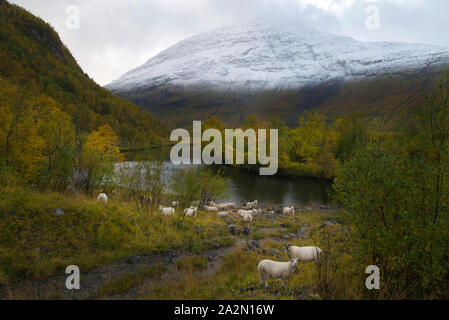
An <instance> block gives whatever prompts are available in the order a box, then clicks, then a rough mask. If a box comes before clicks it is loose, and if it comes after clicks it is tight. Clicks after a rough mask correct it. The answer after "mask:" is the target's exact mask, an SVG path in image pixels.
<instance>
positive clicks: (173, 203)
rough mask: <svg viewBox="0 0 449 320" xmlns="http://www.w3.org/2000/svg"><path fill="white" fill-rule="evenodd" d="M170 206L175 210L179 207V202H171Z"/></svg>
mask: <svg viewBox="0 0 449 320" xmlns="http://www.w3.org/2000/svg"><path fill="white" fill-rule="evenodd" d="M171 206H172V207H173V208H176V207H177V206H179V201H173V202H172V203H171Z"/></svg>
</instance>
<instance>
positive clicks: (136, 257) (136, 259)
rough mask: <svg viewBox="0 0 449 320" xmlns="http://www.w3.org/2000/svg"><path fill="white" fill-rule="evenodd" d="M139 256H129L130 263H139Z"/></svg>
mask: <svg viewBox="0 0 449 320" xmlns="http://www.w3.org/2000/svg"><path fill="white" fill-rule="evenodd" d="M139 259H140V258H139V256H129V258H128V261H127V262H128V263H129V264H137V263H138V262H139Z"/></svg>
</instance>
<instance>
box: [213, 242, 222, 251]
mask: <svg viewBox="0 0 449 320" xmlns="http://www.w3.org/2000/svg"><path fill="white" fill-rule="evenodd" d="M210 245H211V246H212V247H213V248H215V249H220V248H221V247H222V245H221V243H218V242H216V241H212V242H211V243H210Z"/></svg>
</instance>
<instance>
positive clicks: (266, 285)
mask: <svg viewBox="0 0 449 320" xmlns="http://www.w3.org/2000/svg"><path fill="white" fill-rule="evenodd" d="M265 287H266V288H267V289H268V288H269V286H268V282H267V280H265Z"/></svg>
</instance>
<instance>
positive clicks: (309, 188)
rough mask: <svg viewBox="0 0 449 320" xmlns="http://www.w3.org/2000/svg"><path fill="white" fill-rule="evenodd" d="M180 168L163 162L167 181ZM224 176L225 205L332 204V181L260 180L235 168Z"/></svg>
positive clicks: (252, 174)
mask: <svg viewBox="0 0 449 320" xmlns="http://www.w3.org/2000/svg"><path fill="white" fill-rule="evenodd" d="M180 167H182V166H174V165H173V164H172V163H171V162H169V161H166V162H164V168H165V174H164V178H165V179H168V177H169V176H170V175H171V173H172V172H173V171H174V170H177V169H179V168H180ZM224 176H226V177H227V178H228V179H229V191H228V194H229V197H228V199H226V201H230V202H235V203H237V204H242V203H245V202H248V201H253V200H258V201H259V204H260V205H261V206H271V205H283V206H308V205H311V204H318V205H327V204H329V202H330V192H331V188H332V184H331V183H330V182H329V181H320V180H315V179H303V178H289V177H281V176H259V175H256V174H254V173H249V172H245V171H241V170H236V169H232V168H225V169H224Z"/></svg>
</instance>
